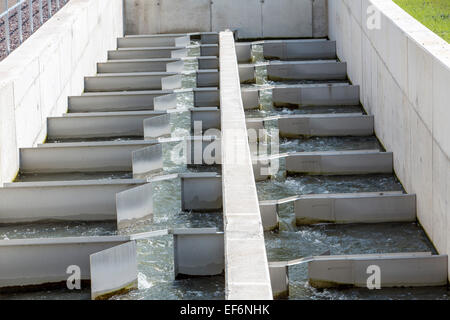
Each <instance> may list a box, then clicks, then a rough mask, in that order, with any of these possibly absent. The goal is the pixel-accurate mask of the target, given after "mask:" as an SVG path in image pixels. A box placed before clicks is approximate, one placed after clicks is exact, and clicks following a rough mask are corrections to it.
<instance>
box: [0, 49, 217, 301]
mask: <svg viewBox="0 0 450 320" xmlns="http://www.w3.org/2000/svg"><path fill="white" fill-rule="evenodd" d="M194 44H195V43H194ZM198 55H199V50H198V49H192V50H191V52H190V56H198ZM196 69H197V62H196V60H189V61H186V62H185V70H186V71H193V70H196ZM195 82H196V80H195V74H188V75H185V76H184V79H183V88H193V87H194V86H195ZM191 106H193V94H192V92H186V93H179V94H178V106H177V107H178V109H181V110H184V112H180V113H175V114H172V116H171V124H172V136H186V135H189V133H190V115H189V112H188V111H187V108H189V107H191ZM141 139H142V138H141ZM52 142H55V141H52ZM56 142H57V141H56ZM65 142H66V141H65ZM177 144H179V143H165V144H164V145H163V157H164V163H163V171H162V172H159V173H158V175H163V174H171V173H185V172H198V171H217V170H218V168H216V167H203V168H201V169H195V168H188V167H187V166H186V165H184V164H179V163H178V162H177V158H176V157H173V155H172V153H173V150H174V149H175V148H176V147H177ZM131 176H132V175H131V173H128V172H124V173H110V174H108V173H102V174H98V173H97V174H96V173H93V174H65V175H64V174H63V175H60V174H58V175H56V174H55V175H21V176H19V177H18V179H17V181H48V180H67V179H69V180H79V179H84V180H85V179H117V178H121V179H124V178H130V177H131ZM180 188H181V184H180V181H179V179H174V180H168V181H160V182H154V183H153V201H154V217H153V221H152V223H148V224H139V225H135V226H132V227H130V228H128V229H127V230H125V231H124V233H130V234H131V233H140V232H146V231H152V230H160V229H167V228H204V227H216V228H218V229H223V223H222V212H213V213H211V212H209V213H192V212H183V211H182V210H181V191H180ZM116 233H117V232H116V228H115V223H109V222H108V223H106V222H97V223H91V222H90V223H43V224H26V225H9V226H0V239H13V238H16V239H17V238H48V237H70V236H106V235H115V234H116ZM137 250H138V257H137V259H138V272H139V273H138V280H139V290H135V291H131V292H129V293H126V294H123V295H119V296H115V297H113V298H112V299H123V300H128V299H133V300H143V299H162V300H166V299H223V298H224V296H225V295H224V285H225V284H224V277H223V276H216V277H206V278H193V279H183V280H174V270H173V241H172V236H171V235H166V236H161V237H157V238H153V239H148V240H139V241H138V242H137ZM0 299H90V289H89V288H83V289H82V290H81V291H69V290H64V289H59V290H43V291H39V292H30V293H17V294H7V295H6V294H3V295H0Z"/></svg>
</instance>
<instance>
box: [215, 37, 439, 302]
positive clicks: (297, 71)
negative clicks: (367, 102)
mask: <svg viewBox="0 0 450 320" xmlns="http://www.w3.org/2000/svg"><path fill="white" fill-rule="evenodd" d="M248 44H249V43H245V45H246V46H248ZM250 47H251V50H252V54H251V55H252V59H253V60H252V64H250V65H249V63H248V61H245V62H243V65H242V68H246V69H248V70H250V69H251V67H252V66H253V68H254V70H253V71H249V72H250V73H251V72H253V75H246V76H245V79H249V78H256V84H244V85H243V88H242V91H243V92H255V91H256V92H257V94H256V99H257V101H256V102H255V101H253V102H252V103H251V104H252V105H253V106H252V107H250V108H248V109H247V112H246V113H247V119H246V123H247V124H246V126H247V128H248V130H253V131H256V132H257V133H256V135H258V132H259V133H261V132H264V134H263V136H258V138H257V139H256V140H255V143H256V144H255V146H254V147H253V153H252V157H253V171H254V176H255V179H256V181H257V184H256V186H257V189H258V193H259V199H260V200H259V207H260V213H261V218H262V224H263V228H264V231H265V237H266V247H267V250H268V252H267V254H268V257H269V261H270V262H269V269H270V277H271V285H272V290H273V292H272V293H273V296H274V298H293V299H295V298H298V292H299V291H304V289H299V288H298V283H299V282H301V283H304V281H306V282H308V283H309V285H310V286H311V287H312V288H318V289H323V288H328V289H330V290H338V291H339V288H342V287H346V288H348V287H363V288H366V287H367V285H368V268H369V267H370V266H373V265H375V266H379V268H380V270H381V279H382V280H381V283H380V286H381V287H382V288H386V289H387V288H390V287H394V288H405V287H409V288H411V287H423V286H425V287H433V286H436V287H440V286H445V285H446V284H447V278H446V277H447V275H446V273H447V256H446V255H437V254H435V253H432V252H434V248H433V247H432V246H430V245H429V243H428V244H425V246H423V247H424V248H425V249H427V250H429V252H428V251H427V252H419V253H417V251H414V250H415V246H412V248H411V249H409V248H404V250H405V252H401V251H397V252H396V251H392V250H395V245H394V248H390V249H389V251H387V252H379V251H378V252H376V254H372V252H373V251H366V252H364V251H361V250H358V251H356V252H355V251H353V252H352V251H351V249H347V251H346V250H345V249H343V250H337V252H339V253H338V254H334V255H333V254H332V253H331V252H330V250H327V251H326V252H325V253H324V254H321V255H320V256H318V255H317V254H316V255H314V254H312V255H311V257H309V256H308V255H306V256H304V257H303V258H301V257H299V256H295V254H292V252H297V251H298V250H296V249H295V248H296V246H298V245H305V246H310V245H309V244H307V243H306V242H305V240H303V242H300V243H296V242H295V239H297V238H298V235H296V234H295V233H294V230H298V231H297V232H301V233H308V232H312V230H316V229H318V228H320V230H323V229H324V228H330V229H331V228H338V226H339V225H345V226H351V228H353V229H355V230H357V229H358V228H360V229H369V228H370V225H373V226H376V227H375V228H377V229H379V230H382V228H383V226H385V229H386V230H388V229H389V228H390V226H391V225H392V224H393V223H394V224H395V223H397V225H398V226H400V225H403V226H406V225H408V224H410V223H415V222H416V221H417V217H416V196H415V195H414V194H407V193H405V192H404V191H403V190H396V189H392V190H389V189H384V188H388V187H383V186H381V185H380V186H378V190H377V186H376V185H373V186H371V187H365V188H367V189H369V190H370V192H367V191H365V190H364V189H360V190H358V189H357V188H355V187H354V188H351V189H352V190H354V191H348V193H342V192H341V193H336V192H333V191H334V189H327V187H328V188H329V187H330V186H331V184H329V183H328V182H327V183H325V182H326V181H330V182H332V181H334V182H332V183H333V184H337V185H339V183H341V184H342V186H345V184H346V183H347V182H346V181H348V182H350V183H351V181H357V180H359V181H361V183H362V184H365V183H370V182H369V181H371V180H372V179H379V178H376V177H377V176H378V177H380V178H381V177H383V176H386V175H391V176H392V175H393V173H394V171H393V154H392V153H390V152H385V151H384V150H383V149H382V148H380V149H375V150H365V149H352V148H350V149H348V150H345V149H343V150H333V149H332V147H333V146H332V144H331V145H330V146H328V145H326V144H327V143H335V144H336V143H337V141H339V139H341V140H343V139H346V137H352V139H366V138H365V137H371V136H373V135H374V122H375V121H374V117H373V116H369V115H367V114H366V113H365V111H364V109H363V108H361V107H360V96H359V92H360V90H359V87H358V86H355V85H351V84H350V83H349V82H348V81H347V80H346V79H347V75H346V71H347V70H346V69H347V65H346V63H345V62H341V61H338V60H336V44H335V42H333V41H328V40H312V41H310V40H264V41H257V42H253V43H252V44H251V45H250ZM241 82H243V81H242V79H241ZM350 108H352V110H357V109H358V108H359V111H358V112H352V113H348V112H347V113H346V111H345V110H347V109H350ZM321 109H323V110H327V109H328V110H330V111H331V112H330V111H329V112H328V113H326V111H325V113H324V112H323V111H320V110H321ZM306 110H307V111H306ZM340 110H343V111H340ZM211 112H212V111H211ZM267 114H269V115H267ZM213 115H214V116H216V115H215V114H213V113H211V116H213ZM271 129H276V130H275V131H270V130H271ZM329 138H333V139H329ZM299 139H300V140H299ZM327 139H328V140H327ZM272 140H273V141H275V142H276V141H279V140H282V142H283V144H286V145H287V146H289V145H290V144H292V141H296V140H298V141H299V142H296V143H298V144H299V145H301V143H302V142H303V143H306V142H307V141H308V140H312V142H310V143H309V142H308V143H309V144H311V145H313V144H314V141H317V142H318V143H322V144H324V145H323V146H322V147H321V145H318V146H317V147H315V148H317V149H318V150H317V149H315V150H311V151H308V152H295V151H289V150H288V149H286V150H287V151H284V152H283V153H277V152H276V151H275V153H274V152H273V149H272V146H273V145H272V143H273V142H272ZM289 141H291V142H289ZM343 141H345V140H343ZM339 145H340V144H339ZM268 146H271V149H272V151H270V153H269V154H265V153H261V152H262V151H261V148H263V149H264V148H267V147H268ZM336 146H338V144H336ZM324 147H326V149H324ZM320 148H322V149H320ZM275 150H277V149H275ZM264 152H267V150H265V149H264ZM274 164H277V166H275V168H277V169H276V170H275V171H270V170H269V169H270V168H271V167H272V166H273V165H274ZM268 172H270V173H268ZM314 177H317V178H314ZM269 178H271V179H269ZM308 179H309V180H311V179H318V181H322V184H323V186H322V187H321V188H320V189H322V190H323V191H322V192H324V193H322V194H320V193H317V192H316V193H312V194H310V192H307V193H305V194H302V193H297V194H295V193H294V194H292V193H291V194H289V193H286V191H287V190H289V189H290V188H291V187H288V186H287V184H289V185H294V184H295V186H297V185H298V187H296V188H298V189H299V190H301V189H302V188H304V186H302V185H301V183H302V182H300V181H308ZM365 180H366V181H367V182H364V181H365ZM340 181H341V182H340ZM285 184H286V185H285ZM311 188H312V190H313V189H314V187H311ZM400 188H401V187H400ZM291 189H294V188H291ZM283 190H286V191H283ZM341 190H342V187H341ZM291 192H292V191H291ZM273 193H275V194H276V195H278V197H279V198H278V199H277V198H276V197H277V196H276V195H273ZM261 199H262V200H261ZM290 224H293V225H294V226H292V225H291V226H289V225H290ZM316 226H317V227H316ZM334 226H336V227H334ZM358 226H361V227H358ZM314 228H315V229H314ZM419 228H420V227H419ZM422 232H423V231H422ZM366 236H367V237H368V238H370V232H369V234H366ZM374 236H375V234H374ZM291 239H292V240H291ZM316 241H317V240H316ZM323 241H326V239H325V240H323ZM355 241H357V240H356V239H355ZM411 241H414V240H411ZM284 243H285V244H284ZM291 246H295V247H291ZM366 250H372V249H370V248H369V247H368V248H367V249H366ZM301 251H303V250H301ZM331 251H333V249H331ZM277 252H283V253H284V254H280V253H277ZM312 252H314V250H313V251H312ZM316 252H317V251H316ZM342 253H344V254H342ZM281 257H283V258H285V257H287V258H288V259H286V260H282V259H280V258H281ZM303 265H304V267H303V269H301V270H304V268H306V270H307V274H305V273H304V272H303V271H302V272H299V271H298V270H299V269H298V268H302V267H301V266H303ZM293 270H294V271H295V272H294V275H295V276H299V275H300V276H303V277H305V278H303V279H293V277H295V276H294V275H293V274H290V272H291V271H293ZM377 270H378V269H377ZM292 286H293V287H294V288H295V289H294V290H290V287H292ZM291 289H292V288H291ZM386 289H385V290H386ZM355 290H356V289H355ZM399 290H406V291H408V290H414V289H406V288H405V289H399ZM336 292H337V291H336ZM290 293H291V294H293V296H291V297H290ZM312 294H313V295H314V293H312ZM336 294H337V293H336ZM344 295H345V294H344ZM301 297H303V298H306V296H301Z"/></svg>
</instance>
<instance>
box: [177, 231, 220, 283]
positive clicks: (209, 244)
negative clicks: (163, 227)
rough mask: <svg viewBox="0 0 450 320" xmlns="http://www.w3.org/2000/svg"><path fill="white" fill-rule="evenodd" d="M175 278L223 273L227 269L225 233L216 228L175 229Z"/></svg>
mask: <svg viewBox="0 0 450 320" xmlns="http://www.w3.org/2000/svg"><path fill="white" fill-rule="evenodd" d="M171 233H172V234H173V247H174V270H175V278H185V277H198V276H214V275H221V274H223V273H224V269H225V256H224V234H223V232H218V231H217V230H216V229H175V230H173V231H172V232H171Z"/></svg>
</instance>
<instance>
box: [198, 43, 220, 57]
mask: <svg viewBox="0 0 450 320" xmlns="http://www.w3.org/2000/svg"><path fill="white" fill-rule="evenodd" d="M200 55H201V56H205V57H218V56H219V45H217V44H204V45H201V46H200Z"/></svg>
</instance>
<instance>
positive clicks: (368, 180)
mask: <svg viewBox="0 0 450 320" xmlns="http://www.w3.org/2000/svg"><path fill="white" fill-rule="evenodd" d="M253 55H254V56H253V60H254V62H255V63H257V64H258V63H264V62H266V61H264V58H263V55H262V46H260V45H254V46H253ZM277 84H278V85H279V84H287V83H286V82H277V83H275V82H272V81H268V80H267V73H266V68H265V66H259V67H257V69H256V84H253V85H248V84H246V85H244V87H258V88H260V89H264V90H263V91H262V92H261V107H260V109H257V110H249V111H246V116H247V118H260V117H268V116H274V115H280V114H313V113H365V111H364V109H363V108H362V107H360V106H344V107H301V108H297V109H289V108H274V107H273V104H272V93H271V90H270V87H271V86H273V85H277ZM265 125H266V128H267V129H277V122H276V121H269V122H266V124H265ZM269 142H270V139H269ZM263 149H264V148H263ZM332 150H336V151H343V150H380V151H382V150H384V149H383V146H382V145H381V144H380V142H379V141H378V140H377V138H376V137H375V136H372V137H337V138H336V137H325V138H321V137H320V138H318V137H314V138H299V139H284V138H282V139H280V140H279V152H280V153H285V152H312V151H332ZM257 190H258V197H259V199H260V200H278V199H283V198H286V197H290V196H296V195H304V194H323V193H353V192H372V191H403V187H402V185H401V183H400V182H399V181H398V179H397V178H396V177H395V175H355V176H320V175H318V176H308V175H296V176H286V172H285V163H284V160H280V163H279V170H278V172H277V174H276V175H275V176H274V177H272V179H270V180H267V181H262V182H257ZM279 218H280V228H279V230H278V231H276V232H266V233H265V242H266V249H267V255H268V258H269V261H286V260H292V259H298V258H301V257H309V256H313V255H321V254H323V253H325V252H326V253H327V254H328V252H329V253H330V254H331V255H340V254H365V253H396V252H424V251H432V252H434V248H433V246H432V244H431V243H430V241H429V240H428V238H427V236H426V234H425V232H424V231H423V229H422V228H421V226H419V225H418V224H416V223H389V224H388V223H384V224H353V225H335V224H321V225H316V226H302V227H297V226H296V224H295V214H294V208H293V204H292V203H290V204H285V205H280V206H279ZM307 273H308V270H307V265H300V266H294V267H290V268H289V284H290V288H289V289H290V295H289V299H448V298H449V296H448V292H447V288H445V287H440V288H415V289H412V288H398V289H397V288H395V289H383V290H376V291H370V290H368V289H345V290H344V289H327V290H317V289H314V288H312V287H311V286H309V284H308V274H307Z"/></svg>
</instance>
